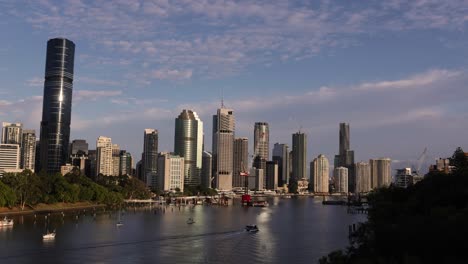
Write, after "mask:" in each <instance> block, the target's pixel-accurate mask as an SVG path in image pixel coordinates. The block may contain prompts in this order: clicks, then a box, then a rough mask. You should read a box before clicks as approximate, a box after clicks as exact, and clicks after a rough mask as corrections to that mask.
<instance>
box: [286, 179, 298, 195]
mask: <svg viewBox="0 0 468 264" xmlns="http://www.w3.org/2000/svg"><path fill="white" fill-rule="evenodd" d="M298 188H299V186H298V184H297V179H296V178H295V177H291V179H289V184H288V189H289V193H297V190H298Z"/></svg>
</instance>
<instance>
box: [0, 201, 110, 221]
mask: <svg viewBox="0 0 468 264" xmlns="http://www.w3.org/2000/svg"><path fill="white" fill-rule="evenodd" d="M103 207H106V205H104V204H92V203H87V202H81V203H72V204H64V203H55V204H38V205H37V206H35V207H34V208H30V207H28V208H25V209H24V210H21V208H20V207H14V208H12V209H9V208H8V207H0V216H1V217H3V216H9V215H30V214H47V213H58V212H62V211H74V210H82V209H93V208H103Z"/></svg>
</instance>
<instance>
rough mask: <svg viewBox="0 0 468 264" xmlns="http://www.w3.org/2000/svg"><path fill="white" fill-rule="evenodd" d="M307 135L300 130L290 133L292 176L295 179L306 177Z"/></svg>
mask: <svg viewBox="0 0 468 264" xmlns="http://www.w3.org/2000/svg"><path fill="white" fill-rule="evenodd" d="M306 161H307V135H306V134H304V133H301V131H299V132H297V133H294V134H293V135H292V164H291V166H292V177H294V178H296V180H300V179H302V178H306V177H307V171H306V168H307V164H306Z"/></svg>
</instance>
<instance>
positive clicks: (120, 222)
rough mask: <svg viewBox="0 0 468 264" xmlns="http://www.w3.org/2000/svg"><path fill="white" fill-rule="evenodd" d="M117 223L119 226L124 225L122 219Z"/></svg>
mask: <svg viewBox="0 0 468 264" xmlns="http://www.w3.org/2000/svg"><path fill="white" fill-rule="evenodd" d="M115 225H116V226H117V227H119V226H123V223H122V221H118V222H117V224H115Z"/></svg>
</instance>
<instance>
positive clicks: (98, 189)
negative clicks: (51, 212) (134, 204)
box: [0, 169, 151, 210]
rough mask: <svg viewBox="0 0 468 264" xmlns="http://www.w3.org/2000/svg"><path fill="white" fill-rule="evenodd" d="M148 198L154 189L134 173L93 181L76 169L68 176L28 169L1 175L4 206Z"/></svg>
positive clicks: (0, 201) (0, 200)
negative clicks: (36, 172)
mask: <svg viewBox="0 0 468 264" xmlns="http://www.w3.org/2000/svg"><path fill="white" fill-rule="evenodd" d="M148 198H151V192H150V191H149V190H148V189H147V188H146V187H145V184H144V183H143V182H141V181H140V180H138V179H136V178H134V177H130V176H118V177H117V176H102V175H99V176H98V177H97V178H96V179H95V181H93V180H92V179H90V178H88V177H86V176H85V175H82V174H81V173H80V171H79V170H78V169H75V170H73V171H72V172H70V173H68V174H66V175H65V176H62V175H61V174H60V173H56V174H46V173H39V174H35V173H33V172H32V171H30V170H24V171H23V172H20V173H5V174H4V176H3V177H2V178H0V207H9V208H13V207H19V208H20V209H21V210H24V209H25V207H31V208H34V206H35V205H38V204H40V203H44V204H56V203H76V202H91V203H95V204H105V205H119V204H121V203H122V202H123V200H124V199H148Z"/></svg>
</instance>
